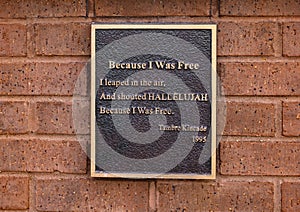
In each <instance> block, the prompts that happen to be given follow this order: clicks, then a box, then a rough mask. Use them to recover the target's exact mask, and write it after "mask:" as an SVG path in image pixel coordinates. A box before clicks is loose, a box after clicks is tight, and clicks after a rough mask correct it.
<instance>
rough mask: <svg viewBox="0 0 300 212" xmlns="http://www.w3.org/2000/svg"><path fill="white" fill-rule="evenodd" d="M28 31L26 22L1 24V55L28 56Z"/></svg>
mask: <svg viewBox="0 0 300 212" xmlns="http://www.w3.org/2000/svg"><path fill="white" fill-rule="evenodd" d="M0 4H1V3H0ZM1 11H2V9H1ZM0 13H1V12H0ZM26 33H27V32H26V25H24V24H0V41H1V42H0V56H26V54H27V51H26V50H27V47H26V40H27V38H26V37H27V35H26Z"/></svg>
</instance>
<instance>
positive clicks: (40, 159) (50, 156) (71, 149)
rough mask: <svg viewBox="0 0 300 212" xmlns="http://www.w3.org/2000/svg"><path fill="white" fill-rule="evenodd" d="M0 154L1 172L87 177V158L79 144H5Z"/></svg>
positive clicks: (64, 142)
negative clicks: (67, 174) (64, 174)
mask: <svg viewBox="0 0 300 212" xmlns="http://www.w3.org/2000/svg"><path fill="white" fill-rule="evenodd" d="M0 150H1V152H2V154H1V155H0V161H1V163H0V171H16V172H17V171H19V172H24V171H29V172H53V171H60V172H64V173H86V160H87V159H86V158H87V156H86V153H85V152H84V150H83V148H82V147H81V145H80V143H79V142H77V141H59V140H56V141H49V140H3V141H0ZM85 151H86V150H85Z"/></svg>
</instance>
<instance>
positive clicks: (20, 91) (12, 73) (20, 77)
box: [0, 44, 33, 95]
mask: <svg viewBox="0 0 300 212" xmlns="http://www.w3.org/2000/svg"><path fill="white" fill-rule="evenodd" d="M0 45H1V44H0ZM32 67H33V66H32V65H31V64H29V63H1V64H0V73H1V76H0V95H26V94H28V73H29V70H30V69H31V68H32Z"/></svg>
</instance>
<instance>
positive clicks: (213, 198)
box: [157, 181, 274, 211]
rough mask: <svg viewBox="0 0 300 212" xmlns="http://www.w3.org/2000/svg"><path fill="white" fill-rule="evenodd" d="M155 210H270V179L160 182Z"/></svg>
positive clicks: (271, 191)
mask: <svg viewBox="0 0 300 212" xmlns="http://www.w3.org/2000/svg"><path fill="white" fill-rule="evenodd" d="M157 190H158V211H273V209H274V206H273V200H274V199H273V195H274V186H273V184H272V183H269V182H216V183H211V182H203V181H184V182H178V183H177V182H174V181H159V182H158V184H157Z"/></svg>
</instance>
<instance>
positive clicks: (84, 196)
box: [36, 178, 148, 211]
mask: <svg viewBox="0 0 300 212" xmlns="http://www.w3.org/2000/svg"><path fill="white" fill-rule="evenodd" d="M36 210H38V211H126V210H127V211H147V210H148V182H147V181H132V180H131V181H129V180H126V181H124V180H122V181H121V180H114V181H107V180H92V179H74V178H72V179H50V180H48V179H38V180H37V182H36Z"/></svg>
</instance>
